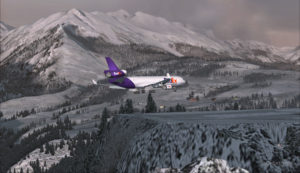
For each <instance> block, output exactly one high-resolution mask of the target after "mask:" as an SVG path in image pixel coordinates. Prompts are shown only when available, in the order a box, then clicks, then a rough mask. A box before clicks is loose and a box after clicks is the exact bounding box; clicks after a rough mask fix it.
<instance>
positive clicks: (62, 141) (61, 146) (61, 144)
mask: <svg viewBox="0 0 300 173" xmlns="http://www.w3.org/2000/svg"><path fill="white" fill-rule="evenodd" d="M64 145H65V141H64V140H63V139H62V140H60V143H59V148H60V149H62V148H63V147H64Z"/></svg>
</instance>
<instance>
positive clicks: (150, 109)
mask: <svg viewBox="0 0 300 173" xmlns="http://www.w3.org/2000/svg"><path fill="white" fill-rule="evenodd" d="M156 111H157V108H156V104H155V101H154V100H153V98H152V95H151V93H150V92H149V94H148V98H147V105H146V107H145V112H146V113H150V112H156Z"/></svg>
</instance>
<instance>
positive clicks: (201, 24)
mask: <svg viewBox="0 0 300 173" xmlns="http://www.w3.org/2000/svg"><path fill="white" fill-rule="evenodd" d="M16 4H17V5H16ZM71 8H79V9H82V10H84V11H103V12H108V11H116V10H119V9H125V10H127V11H129V12H130V13H132V14H133V13H135V12H136V11H143V12H146V13H149V14H152V15H155V16H161V17H164V18H166V19H168V20H170V21H178V22H181V23H183V24H188V25H192V26H193V27H194V28H197V30H200V31H201V30H212V31H213V32H214V34H215V35H216V37H218V38H220V39H224V40H226V39H235V38H239V39H243V40H258V41H263V42H266V43H271V44H274V45H277V46H297V45H299V20H300V19H299V8H300V4H299V0H286V1H284V0H85V1H82V0H51V1H41V0H26V1H19V0H2V4H1V20H3V21H4V22H7V23H8V24H11V25H14V26H19V25H23V24H28V23H32V22H34V21H35V20H37V19H39V18H41V17H46V16H48V15H50V14H52V13H54V12H58V11H64V10H68V9H71Z"/></svg>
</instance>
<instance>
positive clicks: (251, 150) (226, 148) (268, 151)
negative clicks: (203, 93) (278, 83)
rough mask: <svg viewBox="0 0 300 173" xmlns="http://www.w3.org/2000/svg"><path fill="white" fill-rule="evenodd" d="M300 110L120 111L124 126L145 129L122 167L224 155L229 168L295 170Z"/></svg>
mask: <svg viewBox="0 0 300 173" xmlns="http://www.w3.org/2000/svg"><path fill="white" fill-rule="evenodd" d="M299 112H300V110H299V109H294V110H281V111H270V110H269V111H267V110H261V111H234V112H230V111H229V112H198V113H166V114H164V113H162V114H159V113H158V114H145V115H140V114H138V115H123V116H122V115H121V116H120V117H119V119H118V120H119V121H120V122H123V121H124V122H126V127H124V128H128V126H129V127H131V126H133V127H131V128H133V129H135V128H136V129H141V131H144V133H142V134H139V133H136V134H137V136H136V138H134V139H133V140H132V141H131V143H130V144H129V146H128V147H126V151H125V153H123V155H122V159H121V162H120V164H119V167H118V168H119V172H126V171H129V172H137V171H139V170H144V171H149V170H154V169H155V168H170V167H171V168H177V169H182V168H183V167H184V166H185V165H188V164H190V163H192V162H194V161H195V160H198V159H200V158H201V157H209V158H217V159H223V160H226V161H227V162H228V165H229V166H230V167H239V168H243V169H246V170H248V171H249V172H257V171H259V170H260V171H262V170H264V171H265V172H272V173H273V172H274V173H275V172H289V171H295V168H297V166H299V165H300V160H299V159H298V158H297V156H296V154H295V153H293V152H294V149H295V150H297V151H299V148H298V149H297V146H296V145H297V144H296V143H294V144H291V143H290V140H292V139H293V138H294V137H293V136H294V135H296V136H297V137H299V135H300V134H299V131H298V130H299V127H298V126H299V123H297V122H300V116H299ZM145 119H146V120H147V122H148V123H150V124H151V123H157V125H154V127H153V126H152V128H149V126H145V125H143V124H145V122H143V120H145ZM136 121H141V122H143V123H141V124H140V125H139V123H137V122H136ZM116 124H118V123H116ZM121 124H122V123H121ZM146 124H147V123H146ZM140 126H141V127H140ZM116 127H118V128H121V129H120V130H119V133H122V132H121V131H124V134H127V133H129V132H127V131H128V130H125V129H123V127H122V126H116ZM134 127H135V128H134ZM150 127H151V126H150ZM129 129H130V128H129ZM119 136H121V134H119ZM289 148H294V149H292V150H290V149H289ZM283 153H290V156H291V157H284V156H283V155H284V154H283ZM282 154H283V155H282ZM224 163H225V162H224Z"/></svg>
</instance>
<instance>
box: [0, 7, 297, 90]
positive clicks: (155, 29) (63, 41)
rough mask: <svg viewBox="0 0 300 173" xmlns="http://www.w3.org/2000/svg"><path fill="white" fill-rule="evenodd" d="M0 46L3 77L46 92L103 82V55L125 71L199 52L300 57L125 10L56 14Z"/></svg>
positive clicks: (261, 58) (267, 59) (264, 59)
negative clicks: (17, 77)
mask: <svg viewBox="0 0 300 173" xmlns="http://www.w3.org/2000/svg"><path fill="white" fill-rule="evenodd" d="M1 43H2V44H1V57H0V67H1V68H2V69H4V70H5V69H7V70H6V71H5V72H6V74H9V73H17V72H19V73H20V74H27V75H28V76H27V77H29V78H31V79H34V80H33V81H35V82H39V83H43V85H46V86H47V87H51V86H50V85H51V81H57V80H58V79H59V80H66V81H71V82H72V83H76V84H80V85H87V84H89V83H90V81H91V79H102V78H103V77H104V76H103V74H102V73H103V70H104V69H105V68H106V64H105V62H104V59H103V58H101V57H104V56H112V57H114V58H115V59H116V61H117V63H119V64H120V63H121V62H122V63H121V64H122V66H124V67H128V66H132V65H134V64H135V65H136V64H137V62H139V63H145V62H149V61H152V60H153V59H161V58H164V57H166V56H176V57H181V56H184V55H191V56H198V57H201V56H202V54H203V52H206V53H207V52H208V53H212V55H214V56H219V57H223V58H226V57H233V58H238V59H250V60H255V61H257V62H260V63H274V62H280V63H292V62H296V64H299V54H300V53H299V52H300V51H299V49H292V48H285V49H281V48H276V47H274V46H269V45H266V44H263V43H259V42H243V41H236V40H234V41H228V42H223V41H218V40H216V39H213V38H212V37H210V36H208V34H200V33H197V32H195V31H193V30H191V29H189V28H188V27H185V26H184V25H182V24H180V23H177V22H169V21H167V20H166V19H164V18H161V17H155V16H152V15H149V14H146V13H143V12H136V13H135V14H133V15H131V14H129V13H128V12H126V11H124V10H120V11H117V12H110V13H102V12H83V11H80V10H77V9H72V10H69V11H66V12H59V13H55V14H53V15H51V16H49V17H47V18H42V19H40V20H38V21H36V22H35V23H33V24H31V25H25V26H21V27H19V28H16V29H14V30H13V31H11V32H9V33H8V34H6V35H5V36H4V37H2V38H1ZM155 55H156V56H155ZM32 76H34V77H32ZM24 77H26V76H24ZM52 85H53V84H52Z"/></svg>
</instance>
